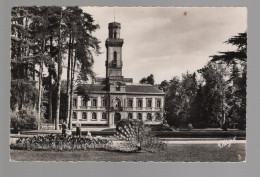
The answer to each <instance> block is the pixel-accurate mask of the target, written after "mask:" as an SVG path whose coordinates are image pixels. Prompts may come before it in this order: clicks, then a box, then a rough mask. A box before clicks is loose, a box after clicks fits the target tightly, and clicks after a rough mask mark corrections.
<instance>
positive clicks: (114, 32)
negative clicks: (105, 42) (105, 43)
mask: <svg viewBox="0 0 260 177" xmlns="http://www.w3.org/2000/svg"><path fill="white" fill-rule="evenodd" d="M114 38H115V39H116V31H115V32H114Z"/></svg>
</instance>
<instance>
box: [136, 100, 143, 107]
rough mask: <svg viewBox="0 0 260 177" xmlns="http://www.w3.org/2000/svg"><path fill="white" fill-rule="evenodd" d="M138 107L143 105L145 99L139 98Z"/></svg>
mask: <svg viewBox="0 0 260 177" xmlns="http://www.w3.org/2000/svg"><path fill="white" fill-rule="evenodd" d="M137 107H138V108H141V107H143V101H142V100H141V99H139V100H137Z"/></svg>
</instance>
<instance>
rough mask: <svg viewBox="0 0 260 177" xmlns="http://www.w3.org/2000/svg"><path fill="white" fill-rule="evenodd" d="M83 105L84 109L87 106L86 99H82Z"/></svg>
mask: <svg viewBox="0 0 260 177" xmlns="http://www.w3.org/2000/svg"><path fill="white" fill-rule="evenodd" d="M81 105H82V106H84V107H86V106H87V101H86V100H85V99H84V98H82V100H81Z"/></svg>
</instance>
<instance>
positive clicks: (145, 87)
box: [83, 84, 165, 95]
mask: <svg viewBox="0 0 260 177" xmlns="http://www.w3.org/2000/svg"><path fill="white" fill-rule="evenodd" d="M83 86H84V87H85V89H86V90H87V92H90V93H108V89H107V87H106V85H102V84H84V85H83ZM124 93H132V94H160V95H161V94H165V93H164V92H163V91H161V90H159V89H158V88H156V87H155V86H153V85H150V84H131V85H125V92H124Z"/></svg>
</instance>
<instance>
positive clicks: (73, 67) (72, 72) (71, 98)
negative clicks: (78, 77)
mask: <svg viewBox="0 0 260 177" xmlns="http://www.w3.org/2000/svg"><path fill="white" fill-rule="evenodd" d="M71 53H72V54H71V72H70V74H71V77H70V78H71V79H70V122H69V123H70V124H69V126H70V130H72V114H73V112H72V108H73V105H72V103H73V81H74V69H75V59H74V61H73V49H72V51H71Z"/></svg>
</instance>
